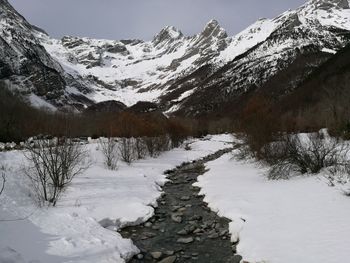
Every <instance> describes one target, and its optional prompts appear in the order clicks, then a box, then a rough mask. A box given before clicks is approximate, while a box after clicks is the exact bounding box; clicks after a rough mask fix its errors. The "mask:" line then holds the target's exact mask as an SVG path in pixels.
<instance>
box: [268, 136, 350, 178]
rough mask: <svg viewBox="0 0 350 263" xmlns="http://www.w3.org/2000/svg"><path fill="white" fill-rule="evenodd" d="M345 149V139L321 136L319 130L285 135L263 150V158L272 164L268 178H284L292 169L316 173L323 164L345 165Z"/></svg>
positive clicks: (331, 165)
mask: <svg viewBox="0 0 350 263" xmlns="http://www.w3.org/2000/svg"><path fill="white" fill-rule="evenodd" d="M267 149H268V148H267ZM272 149H273V150H272ZM349 150H350V147H349V145H348V144H347V143H344V142H339V141H337V140H336V139H333V138H330V137H328V136H326V137H325V136H324V134H323V133H321V132H319V133H313V134H308V135H306V136H305V137H301V136H300V135H285V136H283V137H282V138H281V140H280V141H279V142H276V143H274V146H273V148H270V149H268V150H267V151H268V152H269V154H267V155H266V156H269V157H268V159H267V160H268V161H269V162H270V163H271V164H272V167H271V169H270V171H269V173H268V178H269V179H288V178H289V177H290V175H291V173H293V172H296V173H300V174H305V173H312V174H316V173H319V172H320V170H321V169H323V168H327V167H333V168H335V169H340V167H344V165H346V154H347V153H348V152H349Z"/></svg>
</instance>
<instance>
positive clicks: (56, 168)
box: [24, 138, 89, 206]
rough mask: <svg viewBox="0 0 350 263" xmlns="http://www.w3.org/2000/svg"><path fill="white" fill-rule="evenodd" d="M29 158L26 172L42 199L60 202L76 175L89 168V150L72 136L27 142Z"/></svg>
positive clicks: (25, 153)
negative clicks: (69, 137) (73, 140)
mask: <svg viewBox="0 0 350 263" xmlns="http://www.w3.org/2000/svg"><path fill="white" fill-rule="evenodd" d="M24 155H25V157H26V158H27V159H28V161H29V163H30V166H29V167H28V168H27V169H26V171H25V173H26V175H27V176H28V177H29V178H30V179H31V181H32V183H33V186H34V188H35V189H34V190H35V192H36V194H37V195H38V197H39V200H40V201H41V202H49V203H50V204H52V205H54V206H55V205H56V202H57V200H58V199H59V197H60V194H61V193H62V191H63V190H64V189H65V188H66V187H67V186H68V185H69V184H70V182H71V181H72V180H73V178H74V177H75V176H76V175H78V174H80V173H82V172H83V171H84V170H86V169H87V168H88V166H89V163H88V162H86V158H87V156H88V152H87V151H86V150H85V149H84V148H83V146H82V145H80V144H78V143H73V142H72V141H71V140H70V139H67V138H59V139H42V140H37V141H36V142H35V143H34V144H26V146H25V151H24Z"/></svg>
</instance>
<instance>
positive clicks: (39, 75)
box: [0, 0, 350, 116]
mask: <svg viewBox="0 0 350 263" xmlns="http://www.w3.org/2000/svg"><path fill="white" fill-rule="evenodd" d="M0 6H1V11H0V12H1V13H0V41H1V42H0V43H1V47H2V48H1V51H0V52H1V53H0V78H1V79H2V80H6V81H7V82H9V83H11V87H15V88H17V89H20V90H21V91H22V92H23V93H25V94H27V95H29V97H30V98H31V99H32V102H37V103H38V102H41V103H43V102H44V101H45V103H50V104H52V105H53V106H54V107H64V106H66V105H72V106H74V107H76V108H78V109H81V108H82V107H85V106H89V105H91V104H93V103H94V102H103V101H108V100H116V101H120V102H122V103H124V104H126V105H127V106H131V105H133V104H135V103H137V102H138V101H152V102H157V103H158V104H159V105H160V106H161V108H162V109H163V110H164V111H167V112H169V113H170V112H173V113H178V114H182V115H191V116H193V115H202V114H205V113H211V112H217V111H223V109H224V108H227V107H231V108H233V107H235V106H236V104H237V102H239V101H241V98H242V96H245V95H246V94H250V93H251V92H255V91H257V90H266V91H268V92H270V93H271V94H270V95H271V96H274V95H276V96H282V95H283V94H285V93H288V92H292V91H293V89H294V88H295V87H296V86H297V85H298V84H299V83H300V82H302V81H303V80H304V79H305V78H306V77H307V76H308V75H309V74H310V73H311V72H312V71H313V70H314V69H315V68H317V67H318V66H319V65H321V64H322V63H324V62H325V61H327V60H328V59H329V58H330V57H331V56H332V55H333V54H334V53H335V52H337V51H338V50H340V49H341V48H342V47H344V46H345V45H346V44H347V43H349V42H350V36H349V33H350V9H349V2H348V1H347V0H309V1H308V2H307V3H306V4H304V5H303V6H301V7H300V8H298V9H297V10H289V11H287V12H285V13H283V14H281V15H280V16H278V17H276V18H274V19H260V20H259V21H257V22H256V23H254V24H253V25H251V26H250V27H248V28H247V29H245V30H244V31H242V32H241V33H239V34H237V35H236V36H233V37H229V36H227V33H226V32H225V30H224V29H223V28H222V27H220V25H219V23H218V22H217V21H215V20H212V21H210V22H209V23H208V24H207V25H206V26H205V27H204V29H203V31H202V32H201V33H199V34H197V35H195V36H190V37H187V36H184V35H183V34H182V33H181V31H179V30H178V29H176V28H174V27H166V28H164V29H163V30H162V31H161V32H160V33H159V34H157V35H156V36H155V37H154V39H153V40H152V41H148V42H146V41H142V40H120V41H116V40H97V39H90V38H78V37H69V36H67V37H64V38H62V39H61V40H57V39H53V38H51V37H49V36H48V35H47V34H46V33H45V32H43V31H42V30H39V29H38V28H36V27H34V26H31V25H30V24H29V23H28V22H26V21H25V19H24V18H23V17H21V16H20V15H19V14H18V13H17V12H16V11H15V10H14V9H13V8H12V7H11V6H10V5H9V4H8V2H7V1H6V0H0ZM34 98H35V100H34Z"/></svg>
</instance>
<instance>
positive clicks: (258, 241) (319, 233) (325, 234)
mask: <svg viewBox="0 0 350 263" xmlns="http://www.w3.org/2000/svg"><path fill="white" fill-rule="evenodd" d="M207 168H208V169H210V170H209V171H208V172H207V173H205V174H204V175H203V176H201V177H199V182H198V183H196V184H195V185H197V186H199V187H201V188H202V190H201V193H202V194H205V195H206V197H205V201H206V202H208V203H209V206H210V207H211V208H212V209H213V210H214V211H217V212H218V213H219V215H221V216H225V217H227V218H229V219H231V220H232V222H231V223H230V232H231V233H232V240H233V241H236V240H238V239H239V240H240V242H239V244H238V253H239V254H241V255H242V256H243V258H244V260H246V261H248V262H250V263H254V262H259V263H261V262H264V263H265V262H268V263H296V262H307V263H319V262H327V263H338V262H348V261H349V258H350V250H349V236H350V224H349V218H350V197H347V196H345V195H344V194H343V192H342V191H341V190H340V188H338V187H329V186H328V185H327V182H326V181H325V180H324V177H322V175H319V176H310V177H307V176H304V177H295V178H293V179H291V180H286V181H284V180H281V181H268V180H267V179H266V178H265V177H264V172H265V171H264V169H262V168H259V167H258V166H257V165H256V164H254V163H247V162H238V161H236V160H234V159H233V158H232V154H227V155H224V156H222V157H221V158H219V159H217V160H215V161H212V162H210V163H208V164H207Z"/></svg>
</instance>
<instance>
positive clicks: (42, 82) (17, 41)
mask: <svg viewBox="0 0 350 263" xmlns="http://www.w3.org/2000/svg"><path fill="white" fill-rule="evenodd" d="M0 7H1V8H0V80H1V81H4V82H6V83H8V86H9V87H11V88H13V89H17V90H19V91H20V92H21V93H23V94H24V95H29V97H30V98H31V100H33V101H36V102H40V101H42V103H41V105H46V104H47V102H49V103H50V104H53V105H55V106H59V107H60V106H64V105H69V104H74V103H75V102H73V101H72V100H71V98H70V97H69V95H68V94H67V92H66V87H67V86H69V85H72V86H76V87H78V88H81V89H82V85H80V84H79V83H78V82H77V81H76V80H74V79H73V78H72V77H70V76H69V75H67V74H65V72H64V71H63V69H62V68H61V66H60V64H59V63H57V62H56V61H55V60H53V59H52V58H51V56H50V55H49V54H48V53H47V51H46V50H45V48H44V47H43V46H42V45H41V44H40V42H39V40H38V39H37V38H36V36H35V35H34V34H33V33H34V32H36V31H38V30H40V29H38V28H36V27H33V26H32V25H30V24H29V23H28V22H27V21H26V20H25V19H24V18H23V17H22V16H21V15H20V14H18V13H17V12H16V10H15V9H13V7H12V6H11V5H10V4H9V3H8V1H7V0H0ZM42 34H44V33H42ZM82 90H83V89H82ZM84 103H88V100H84ZM90 103H91V102H90ZM50 104H47V105H49V106H50Z"/></svg>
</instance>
